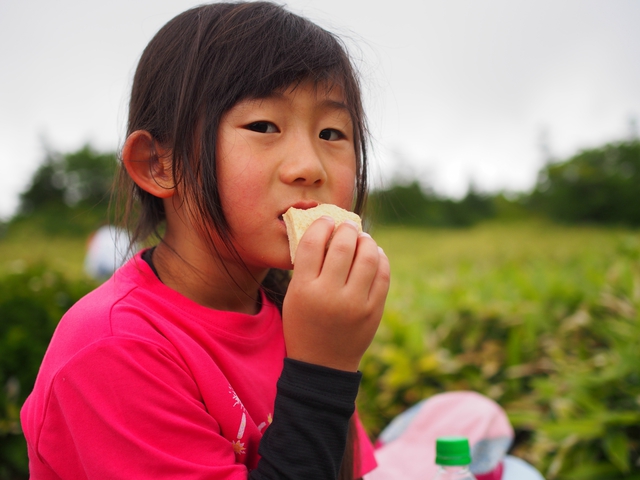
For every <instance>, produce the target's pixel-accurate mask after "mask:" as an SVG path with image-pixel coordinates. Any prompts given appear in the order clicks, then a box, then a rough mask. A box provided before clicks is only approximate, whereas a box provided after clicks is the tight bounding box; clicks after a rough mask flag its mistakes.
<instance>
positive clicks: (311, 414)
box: [249, 358, 362, 480]
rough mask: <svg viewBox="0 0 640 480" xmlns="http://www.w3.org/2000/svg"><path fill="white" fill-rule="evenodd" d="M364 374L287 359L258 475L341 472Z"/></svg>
mask: <svg viewBox="0 0 640 480" xmlns="http://www.w3.org/2000/svg"><path fill="white" fill-rule="evenodd" d="M361 377H362V375H361V374H360V373H359V372H357V373H356V372H344V371H341V370H334V369H331V368H326V367H321V366H318V365H312V364H309V363H304V362H299V361H296V360H291V359H288V358H287V359H285V361H284V368H283V369H282V375H281V376H280V379H279V380H278V385H277V388H278V390H277V394H276V401H275V407H274V413H273V423H272V424H271V425H269V427H268V428H267V430H266V431H265V433H264V436H263V437H262V440H261V441H260V447H259V449H258V453H259V454H260V456H261V459H260V461H259V463H258V468H257V469H256V470H254V471H252V472H251V474H250V475H249V478H250V479H252V480H275V479H279V480H284V479H292V480H293V479H296V480H299V479H305V480H312V479H318V480H330V479H335V478H337V476H338V472H339V470H340V464H341V462H342V456H343V455H344V451H345V446H346V441H347V429H348V426H349V419H350V418H351V416H352V415H353V412H354V411H355V399H356V396H357V394H358V387H359V385H360V379H361Z"/></svg>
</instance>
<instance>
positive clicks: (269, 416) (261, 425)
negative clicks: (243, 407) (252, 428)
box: [258, 413, 273, 433]
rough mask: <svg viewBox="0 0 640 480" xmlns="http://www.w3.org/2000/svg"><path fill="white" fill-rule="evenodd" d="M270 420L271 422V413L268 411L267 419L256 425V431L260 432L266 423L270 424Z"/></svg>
mask: <svg viewBox="0 0 640 480" xmlns="http://www.w3.org/2000/svg"><path fill="white" fill-rule="evenodd" d="M271 422H273V415H271V413H269V415H267V421H266V422H262V423H261V424H260V425H258V431H259V432H260V433H262V430H264V427H266V426H267V425H271Z"/></svg>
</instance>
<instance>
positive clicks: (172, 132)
mask: <svg viewBox="0 0 640 480" xmlns="http://www.w3.org/2000/svg"><path fill="white" fill-rule="evenodd" d="M309 80H310V81H313V82H315V84H316V85H329V86H339V87H340V88H341V90H342V91H343V92H344V96H345V103H346V105H347V107H348V108H349V112H350V115H351V120H352V123H353V126H354V132H355V142H354V143H355V153H356V162H357V164H356V165H357V168H356V185H355V197H354V210H355V211H356V212H357V213H361V211H362V210H363V207H364V203H365V199H366V192H367V148H366V147H367V129H366V122H365V116H364V112H363V107H362V99H361V91H360V85H359V81H358V76H357V74H356V71H355V68H354V66H353V64H352V62H351V59H350V57H349V55H348V53H347V49H346V47H345V45H344V43H343V42H342V41H341V39H339V38H338V37H337V36H335V35H333V34H332V33H330V32H327V31H326V30H324V29H322V28H320V27H319V26H317V25H316V24H314V23H313V22H311V21H309V20H307V19H305V18H303V17H300V16H298V15H296V14H293V13H291V12H289V11H287V10H286V9H284V8H283V7H282V6H279V5H276V4H273V3H269V2H247V3H244V2H239V3H216V4H210V5H203V6H199V7H196V8H193V9H191V10H188V11H186V12H184V13H182V14H180V15H178V16H177V17H175V18H174V19H172V20H171V21H169V22H168V23H167V24H166V25H165V26H164V27H162V29H160V31H159V32H158V33H157V34H156V35H155V37H154V38H153V39H152V40H151V42H150V43H149V45H148V46H147V47H146V49H145V50H144V52H143V54H142V56H141V58H140V61H139V63H138V67H137V70H136V73H135V76H134V80H133V86H132V92H131V100H130V104H129V117H128V127H127V136H128V135H130V134H131V133H132V132H134V131H136V130H146V131H148V132H149V133H150V134H151V135H152V136H153V138H154V140H155V141H156V142H158V143H159V144H161V145H162V146H163V147H164V148H166V149H168V150H169V151H170V152H172V169H173V171H172V173H173V178H174V179H175V182H176V184H177V185H178V184H179V185H180V186H181V189H182V190H183V192H184V193H185V197H186V198H187V199H188V202H187V203H186V207H187V208H189V209H191V212H192V214H193V215H194V217H198V218H201V219H202V220H203V221H202V225H201V226H200V227H199V228H201V229H202V230H201V232H199V233H201V235H202V237H203V238H208V240H209V244H210V246H211V249H212V251H213V252H215V251H216V250H215V248H216V247H215V245H214V239H213V238H212V232H215V234H216V235H217V236H218V237H219V238H220V239H222V241H223V242H224V243H225V245H226V247H227V248H228V249H229V251H230V252H232V253H235V254H236V255H237V252H236V251H235V249H234V248H233V246H232V242H231V232H230V230H229V225H228V222H227V219H226V218H225V216H224V212H223V205H222V204H221V201H220V195H219V189H218V178H217V174H216V145H217V136H218V128H219V125H220V119H221V117H222V115H223V114H224V113H225V112H227V111H228V110H230V109H231V108H232V107H233V106H234V105H235V104H237V103H238V102H239V101H241V100H244V99H248V98H262V97H266V96H268V95H270V94H272V93H273V92H275V91H278V90H283V89H285V88H288V87H290V86H294V85H296V84H298V83H300V82H303V81H309ZM117 191H118V193H119V195H120V196H121V197H120V199H119V200H118V203H117V207H118V205H120V206H122V208H120V207H118V208H117V210H119V211H120V212H122V215H123V219H122V221H123V223H125V224H129V225H127V226H128V227H129V228H130V230H131V232H132V239H131V240H132V244H135V243H139V242H142V241H144V240H146V239H147V238H148V237H150V236H155V237H157V238H158V239H161V233H160V232H161V230H162V224H163V222H164V220H165V211H164V207H163V204H162V200H161V199H160V198H157V197H155V196H153V195H151V194H149V193H147V192H145V191H144V190H142V189H141V188H140V187H138V186H137V185H136V184H135V183H134V182H133V181H132V180H131V179H130V177H129V176H128V174H127V172H126V170H125V169H124V168H122V167H121V169H120V175H119V179H118V188H117ZM238 259H239V257H238ZM288 281H289V272H286V271H282V270H276V269H272V270H270V271H269V273H268V275H267V277H266V278H265V280H264V281H263V287H264V290H265V292H266V293H267V295H268V296H269V297H270V298H271V300H272V301H274V302H275V303H276V305H278V307H280V308H281V306H282V299H283V298H284V294H285V292H286V288H287V286H288ZM351 430H352V431H351V435H350V436H351V437H352V438H353V436H354V435H353V429H351ZM350 445H351V446H352V445H353V442H352V441H350ZM350 461H351V462H352V461H353V452H351V454H348V455H346V456H345V466H344V468H343V471H345V472H346V473H344V474H341V475H343V476H341V478H345V479H346V478H351V477H352V472H353V468H352V465H351V466H347V464H348V463H349V462H350Z"/></svg>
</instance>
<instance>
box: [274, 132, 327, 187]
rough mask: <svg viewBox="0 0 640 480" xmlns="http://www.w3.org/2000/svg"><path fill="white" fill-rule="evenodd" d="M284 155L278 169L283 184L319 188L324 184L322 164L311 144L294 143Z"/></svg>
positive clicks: (319, 156) (324, 174) (324, 175)
mask: <svg viewBox="0 0 640 480" xmlns="http://www.w3.org/2000/svg"><path fill="white" fill-rule="evenodd" d="M284 155H285V159H284V162H283V163H282V165H281V168H280V177H281V179H282V181H283V182H285V183H288V184H296V185H304V186H311V185H314V186H320V185H322V184H324V183H325V182H326V180H327V172H326V170H325V167H324V163H323V161H322V158H321V155H320V153H319V152H318V151H316V149H315V148H313V145H312V144H311V142H296V143H295V145H292V146H291V148H290V149H288V151H287V152H285V153H284Z"/></svg>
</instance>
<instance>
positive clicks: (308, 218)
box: [283, 203, 362, 264]
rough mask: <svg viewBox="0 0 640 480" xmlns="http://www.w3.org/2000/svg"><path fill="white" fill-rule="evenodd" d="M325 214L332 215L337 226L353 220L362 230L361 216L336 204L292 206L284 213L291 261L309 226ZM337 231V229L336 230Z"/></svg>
mask: <svg viewBox="0 0 640 480" xmlns="http://www.w3.org/2000/svg"><path fill="white" fill-rule="evenodd" d="M323 215H327V216H329V217H332V218H333V219H334V221H335V226H336V228H337V227H338V225H340V224H341V223H343V222H344V221H345V220H351V221H353V222H354V223H356V225H357V226H358V230H359V231H360V232H362V221H361V220H360V217H359V216H358V215H356V214H355V213H353V212H349V211H348V210H344V209H343V208H340V207H338V206H336V205H331V204H329V203H323V204H322V205H318V206H317V207H314V208H309V209H307V210H302V209H299V208H293V207H291V208H290V209H289V210H287V212H286V213H285V214H284V215H283V219H284V223H285V225H286V227H287V236H288V237H289V253H290V254H291V263H292V264H293V263H295V258H296V250H297V249H298V243H299V242H300V239H301V238H302V235H303V234H304V232H306V230H307V228H309V226H310V225H311V224H312V223H313V222H314V221H315V220H316V219H318V218H320V217H322V216H323ZM334 231H335V230H334Z"/></svg>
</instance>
